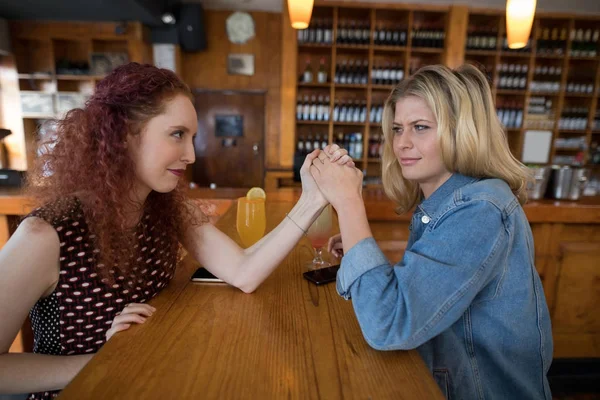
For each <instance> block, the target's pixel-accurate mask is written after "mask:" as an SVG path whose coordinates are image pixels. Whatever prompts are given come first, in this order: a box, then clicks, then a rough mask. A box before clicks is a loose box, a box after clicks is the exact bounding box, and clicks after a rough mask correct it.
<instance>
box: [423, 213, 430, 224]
mask: <svg viewBox="0 0 600 400" xmlns="http://www.w3.org/2000/svg"><path fill="white" fill-rule="evenodd" d="M429 221H431V218H429V217H428V216H427V215H423V216H422V217H421V222H422V223H424V224H428V223H429Z"/></svg>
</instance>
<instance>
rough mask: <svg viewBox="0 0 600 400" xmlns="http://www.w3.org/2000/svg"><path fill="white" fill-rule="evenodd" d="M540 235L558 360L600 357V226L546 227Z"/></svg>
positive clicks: (540, 230)
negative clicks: (599, 306)
mask: <svg viewBox="0 0 600 400" xmlns="http://www.w3.org/2000/svg"><path fill="white" fill-rule="evenodd" d="M537 233H538V236H536V237H534V239H535V241H536V248H537V247H538V243H539V244H540V247H543V248H542V252H541V254H540V255H539V258H538V255H537V254H536V259H537V260H539V261H536V262H538V267H539V268H540V269H541V276H542V277H543V284H544V292H545V294H546V299H547V301H548V307H549V308H550V316H551V318H552V331H553V334H554V354H555V357H572V358H576V357H600V313H599V312H598V303H599V302H600V227H599V226H598V225H596V224H594V225H593V224H542V227H541V229H537Z"/></svg>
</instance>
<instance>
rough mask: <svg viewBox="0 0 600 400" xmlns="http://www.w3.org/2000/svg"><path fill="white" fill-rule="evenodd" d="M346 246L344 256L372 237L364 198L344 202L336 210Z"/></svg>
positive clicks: (343, 242)
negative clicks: (359, 243)
mask: <svg viewBox="0 0 600 400" xmlns="http://www.w3.org/2000/svg"><path fill="white" fill-rule="evenodd" d="M336 211H337V214H338V220H339V224H340V233H341V235H342V244H343V245H344V254H346V253H348V251H349V250H350V249H351V248H352V247H354V245H355V244H357V243H358V242H360V241H361V240H363V239H366V238H368V237H372V236H373V233H371V228H370V227H369V221H368V219H367V211H366V210H365V203H364V202H363V200H362V198H359V197H357V198H356V199H352V200H347V201H344V202H343V203H342V204H340V205H338V206H337V208H336Z"/></svg>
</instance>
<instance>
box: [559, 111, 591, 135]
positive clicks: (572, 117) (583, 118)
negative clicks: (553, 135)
mask: <svg viewBox="0 0 600 400" xmlns="http://www.w3.org/2000/svg"><path fill="white" fill-rule="evenodd" d="M588 113H589V110H588V109H587V108H585V107H565V108H564V109H563V110H562V115H561V116H560V119H559V120H558V129H568V130H576V131H577V130H585V128H586V127H587V120H588Z"/></svg>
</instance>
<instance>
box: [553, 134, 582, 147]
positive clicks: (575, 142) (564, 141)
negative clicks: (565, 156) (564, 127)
mask: <svg viewBox="0 0 600 400" xmlns="http://www.w3.org/2000/svg"><path fill="white" fill-rule="evenodd" d="M554 147H555V148H557V149H570V150H573V149H577V150H585V149H587V139H586V137H585V136H580V137H573V138H556V139H555V140H554Z"/></svg>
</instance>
